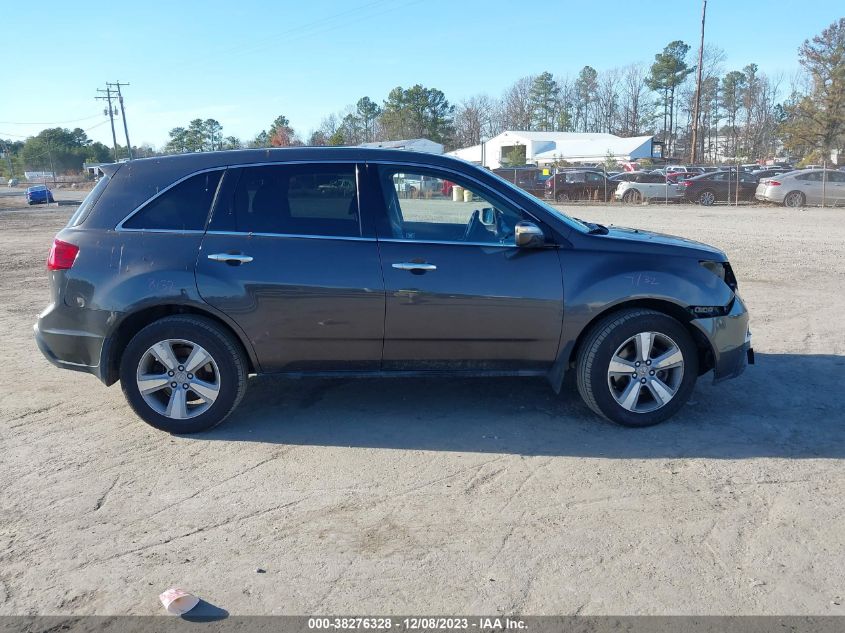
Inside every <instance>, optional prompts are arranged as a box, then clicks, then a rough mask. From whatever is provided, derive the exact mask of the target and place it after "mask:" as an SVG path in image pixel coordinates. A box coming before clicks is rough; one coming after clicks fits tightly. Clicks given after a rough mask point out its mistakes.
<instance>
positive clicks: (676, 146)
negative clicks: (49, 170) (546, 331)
mask: <svg viewBox="0 0 845 633" xmlns="http://www.w3.org/2000/svg"><path fill="white" fill-rule="evenodd" d="M690 53H691V47H690V46H689V45H688V44H686V43H685V42H682V41H679V40H676V41H672V42H669V43H668V44H667V45H666V46H665V47H664V48H663V50H661V51H660V52H658V53H657V54H655V55H654V58H653V61H652V62H650V63H637V64H629V65H626V66H623V67H618V68H611V69H606V70H601V71H599V70H596V69H595V68H593V67H592V66H584V68H582V69H581V70H580V71H579V72H578V74H577V75H575V76H572V77H570V76H556V75H554V74H553V73H552V72H549V71H546V72H542V73H540V74H538V75H528V76H525V77H522V78H520V79H518V80H516V81H515V82H514V83H513V84H511V85H510V86H509V87H508V88H507V89H506V90H505V91H504V92H503V93H502V94H501V95H500V96H498V97H495V96H491V95H489V94H485V93H481V94H477V95H474V96H471V97H469V98H467V99H465V100H463V101H461V102H460V103H457V104H452V103H450V102H449V100H448V99H447V98H446V95H445V94H444V93H443V92H442V91H441V90H438V89H437V88H432V87H426V86H422V85H420V84H416V85H413V86H411V87H408V88H404V87H401V86H397V87H396V88H394V89H393V90H391V91H390V92H389V93H388V94H387V96H386V97H385V98H384V99H383V100H381V101H380V102H379V101H378V100H375V99H372V98H371V97H369V96H363V97H361V98H359V99H358V100H357V101H356V102H355V103H353V104H350V105H349V106H347V107H346V108H345V109H343V110H342V111H340V112H336V113H332V114H329V115H327V116H326V117H324V119H323V120H322V122H321V124H320V126H319V127H318V128H317V129H316V130H313V131H311V132H310V133H309V134H307V135H304V136H303V135H300V134H299V133H298V132H297V131H296V130H295V129H294V128H293V127H292V125H291V122H290V121H289V119H288V118H287V117H285V116H284V115H280V116H278V117H277V118H276V119H275V120H274V121H273V122H272V124H271V125H270V126H269V127H268V128H267V129H266V130H262V131H261V132H259V133H258V134H256V135H255V137H253V138H252V139H248V140H242V139H239V138H237V137H234V136H224V133H223V126H222V124H221V123H220V122H219V121H217V120H216V119H205V120H203V119H194V120H193V121H190V122H189V123H188V124H187V126H185V127H176V128H173V129H172V130H170V132H169V136H170V139H169V141H168V142H167V144H166V145H165V147H164V148H163V150H162V151H163V153H181V152H202V151H215V150H224V149H239V148H244V147H290V146H297V145H358V144H360V143H364V142H369V141H375V140H384V141H389V140H400V139H406V138H421V137H424V138H428V139H431V140H433V141H436V142H439V143H442V144H444V145H445V146H446V148H447V150H449V149H455V148H460V147H468V146H471V145H477V144H479V143H480V142H482V140H484V139H489V138H492V137H493V136H495V135H497V134H499V133H500V132H502V131H504V130H529V131H530V130H534V131H562V132H593V133H595V132H608V133H611V134H616V135H619V136H640V135H653V136H655V137H656V138H657V140H659V141H662V142H663V144H664V155H665V156H667V157H676V158H678V159H681V160H684V159H686V157H688V156H689V154H690V149H691V147H690V143H691V139H692V128H693V125H694V122H693V118H694V103H695V98H696V82H695V77H694V75H695V73H694V71H695V70H696V66H695V65H693V64H692V60H690V56H691V55H690ZM702 58H703V62H702V68H701V74H702V82H701V95H700V115H699V121H698V130H697V131H698V134H697V138H698V143H699V148H698V155H699V156H700V157H701V158H702V159H703V160H705V161H708V162H719V161H731V162H732V161H742V162H746V161H752V160H757V159H761V158H771V157H774V156H776V155H780V154H783V153H786V154H788V155H789V156H790V157H791V158H793V159H795V160H802V159H803V160H804V161H805V162H821V161H823V160H830V154H831V150H845V18H841V19H839V20H838V21H836V22H834V23H833V24H831V25H830V26H829V27H828V28H826V29H824V30H823V31H822V32H821V33H820V34H819V35H817V36H815V37H814V38H812V39H808V40H806V41H805V42H804V44H803V45H802V46H801V47H800V49H799V51H798V61H799V63H800V65H801V72H800V74H798V75H796V76H795V77H792V78H790V79H789V81H788V82H787V81H786V80H785V79H784V77H782V76H770V75H768V74H766V73H764V72H763V71H761V70H760V69H759V67H758V66H757V64H755V63H749V64H746V65H745V66H743V67H742V68H731V69H728V68H725V62H724V60H725V54H724V52H723V51H722V50H721V49H718V48H716V47H713V46H706V47H705V49H704V51H703V54H702ZM4 145H5V146H6V151H7V152H10V153H11V155H12V156H13V157H14V159H15V160H17V161H18V162H19V163H21V164H25V165H26V166H28V167H33V166H35V165H38V168H44V167H45V166H46V162H45V157H50V158H52V160H53V161H54V166H55V169H56V170H59V171H60V170H64V169H79V168H81V161H82V160H92V161H104V160H108V157H109V148H107V147H106V146H104V145H103V144H102V143H93V142H91V141H90V139H88V138H87V136H85V133H84V131H82V130H80V129H76V130H72V131H69V130H64V129H62V128H52V129H48V130H44V131H42V132H41V133H39V134H38V135H37V136H35V137H31V138H29V139H27V140H26V141H25V142H17V143H15V142H12V141H6V142H5V143H4ZM48 148H52V153H51V152H50V151H48ZM119 153H120V152H119ZM134 153H135V154H136V155H138V156H143V155H149V154H150V153H152V148H136V149H135V152H134Z"/></svg>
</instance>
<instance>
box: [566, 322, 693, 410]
mask: <svg viewBox="0 0 845 633" xmlns="http://www.w3.org/2000/svg"><path fill="white" fill-rule="evenodd" d="M576 363H577V369H576V371H577V381H578V391H579V392H580V394H581V397H582V398H583V399H584V402H585V403H586V404H587V406H589V407H590V408H591V409H592V410H593V411H595V412H596V413H597V414H599V415H601V416H603V417H605V418H607V419H608V420H611V421H613V422H616V423H618V424H622V425H624V426H651V425H652V424H657V423H659V422H662V421H663V420H666V419H667V418H669V417H671V416H672V415H674V414H675V413H676V412H677V411H678V410H679V409H680V408H681V407H682V406H683V405H684V404H685V403H686V401H687V400H688V399H689V396H690V393H692V389H693V387H694V386H695V381H696V378H697V377H698V350H697V349H696V347H695V343H694V341H693V340H692V337H691V336H690V334H689V332H687V330H686V328H684V326H683V325H681V324H680V323H679V322H678V321H677V320H675V319H673V318H672V317H670V316H667V315H665V314H663V313H661V312H656V311H654V310H641V309H630V310H623V311H620V312H616V313H614V314H612V315H610V316H608V317H607V318H605V319H603V320H602V321H600V322H599V323H597V324H596V325H595V326H594V327H593V329H592V330H591V331H590V332H589V333H588V335H587V338H586V339H585V340H584V343H583V345H582V346H581V348H580V350H579V353H578V357H577V361H576Z"/></svg>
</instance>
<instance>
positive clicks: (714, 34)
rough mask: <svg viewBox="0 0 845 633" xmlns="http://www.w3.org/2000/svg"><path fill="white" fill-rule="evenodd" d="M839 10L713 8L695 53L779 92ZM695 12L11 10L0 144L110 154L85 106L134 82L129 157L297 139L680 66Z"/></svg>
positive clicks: (402, 3)
mask: <svg viewBox="0 0 845 633" xmlns="http://www.w3.org/2000/svg"><path fill="white" fill-rule="evenodd" d="M9 5H11V6H9ZM843 6H845V5H843V3H842V0H837V1H832V0H831V1H828V0H805V1H804V2H801V3H796V2H794V1H788V0H766V1H765V2H763V1H758V0H751V1H745V0H710V1H709V2H708V14H707V40H708V42H709V43H712V44H713V45H715V46H718V47H720V48H722V49H723V50H724V51H725V54H726V56H727V59H726V62H725V67H726V70H731V69H734V68H736V69H739V68H742V67H743V66H744V65H745V64H747V63H749V62H755V63H757V64H758V65H759V66H760V69H761V70H763V71H764V72H766V73H768V74H778V73H782V74H783V75H784V77H785V78H786V79H787V80H788V78H789V77H790V76H792V75H793V74H794V73H795V71H796V70H797V69H798V63H797V49H798V47H799V46H800V45H801V43H802V42H803V40H804V39H806V38H808V37H812V36H813V35H816V34H817V33H819V32H820V31H821V30H822V29H823V28H825V27H826V26H828V25H829V24H830V23H831V22H833V21H834V20H836V19H838V18H839V17H841V16H842V14H843ZM700 12H701V3H700V2H699V0H674V1H672V2H668V1H666V2H664V1H658V0H653V1H646V0H625V1H618V2H617V1H616V0H599V1H597V2H583V1H582V0H579V1H577V2H568V1H567V2H564V1H562V0H550V1H547V2H526V1H523V2H516V1H503V0H486V1H482V0H466V1H464V0H347V1H344V2H341V1H332V0H308V2H302V1H298V0H297V1H295V0H286V1H280V0H279V1H270V0H265V1H263V2H258V1H253V0H238V1H237V2H232V1H231V0H226V1H225V2H224V1H220V0H207V1H205V2H182V1H179V2H177V1H175V0H170V1H159V0H144V1H143V2H140V1H135V2H131V1H130V2H96V3H87V4H86V3H81V4H80V3H78V2H73V3H71V2H66V1H52V0H47V1H45V0H42V1H40V2H38V3H35V4H33V3H25V2H15V3H7V5H6V6H5V7H4V8H3V10H2V14H3V25H4V29H3V32H4V46H3V48H4V49H5V52H6V56H5V58H6V61H7V69H10V71H9V70H7V72H6V73H5V77H4V79H3V80H2V82H0V138H17V137H23V136H26V135H27V134H33V133H36V132H38V131H39V130H41V129H42V128H44V127H46V126H47V125H45V124H61V125H63V126H64V127H70V128H73V127H77V126H78V127H82V128H83V129H88V130H89V135H90V136H91V137H92V138H94V139H96V140H99V141H103V142H105V143H106V144H109V145H110V144H111V133H110V130H109V125H108V123H107V118H106V117H105V116H104V115H103V112H102V108H103V105H102V103H101V102H98V101H95V100H94V96H95V94H96V89H97V88H100V87H103V86H104V84H105V82H106V81H115V80H118V79H119V80H120V81H124V82H130V83H131V85H130V86H129V87H127V88H125V89H124V90H125V92H124V96H125V98H126V105H127V113H128V123H129V132H130V138H131V140H132V142H133V144H136V145H137V144H140V143H142V142H148V143H151V144H153V145H155V146H159V147H160V146H162V145H163V144H164V143H165V142H166V141H167V138H168V136H167V132H168V130H169V129H171V128H172V127H175V126H178V125H185V124H187V122H188V121H189V120H190V119H193V118H197V117H200V118H208V117H214V118H216V119H217V120H219V121H220V122H221V123H222V124H223V130H224V134H226V135H234V136H238V137H241V138H243V139H245V140H246V139H249V138H251V137H252V136H254V135H255V134H256V133H257V132H258V131H259V130H261V129H265V128H267V127H269V125H270V123H271V122H272V120H273V119H274V118H275V117H276V116H277V115H278V114H284V115H286V116H287V117H288V118H289V119H290V120H291V124H292V125H293V127H294V128H295V129H296V130H297V131H298V132H299V133H300V135H301V136H306V135H307V134H308V133H309V132H310V131H311V130H313V129H315V128H316V127H317V126H319V124H320V121H321V120H322V118H323V117H324V116H326V115H327V114H329V113H332V112H336V111H339V110H341V109H343V108H344V107H345V106H346V105H348V104H351V103H354V102H355V101H357V99H358V98H359V97H361V96H364V95H368V96H370V97H371V98H372V99H374V100H376V101H379V102H380V101H381V100H382V99H384V97H385V96H386V95H387V92H388V91H389V90H390V89H391V88H393V87H395V86H397V85H401V86H405V87H407V86H410V85H413V84H415V83H422V84H424V85H426V86H430V87H436V88H439V89H441V90H443V91H444V92H445V93H446V96H447V98H448V99H449V100H450V101H451V102H452V103H457V102H459V101H461V100H462V99H464V98H466V97H468V96H471V95H473V94H477V93H480V92H486V93H488V94H490V95H492V96H499V95H500V94H501V93H502V91H503V90H504V89H505V88H506V87H507V86H508V85H509V84H510V83H512V82H513V81H514V80H516V79H518V78H519V77H522V76H525V75H529V74H535V73H539V72H542V71H544V70H549V71H550V72H552V73H554V74H555V75H575V74H577V72H578V71H579V70H580V69H581V68H582V67H583V66H584V65H586V64H589V65H591V66H593V67H595V68H597V69H598V70H603V69H607V68H611V67H614V66H624V65H627V64H629V63H632V62H648V63H650V62H651V61H652V60H653V57H654V54H655V53H656V52H658V51H660V50H661V49H662V48H663V46H665V45H666V44H667V43H668V42H669V41H671V40H675V39H681V40H684V41H685V42H687V43H689V44H691V45H692V46H693V49H694V50H693V51H692V52H691V58H692V57H693V56H694V52H695V50H697V42H698V28H699V22H700ZM10 56H11V63H9V62H10ZM691 61H692V60H691ZM30 122H32V124H28V123H30ZM23 123H27V124H23ZM118 124H120V122H118ZM121 131H122V130H121Z"/></svg>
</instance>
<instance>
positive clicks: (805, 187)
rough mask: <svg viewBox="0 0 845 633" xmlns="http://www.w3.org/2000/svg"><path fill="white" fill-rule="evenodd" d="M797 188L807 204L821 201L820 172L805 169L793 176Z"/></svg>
mask: <svg viewBox="0 0 845 633" xmlns="http://www.w3.org/2000/svg"><path fill="white" fill-rule="evenodd" d="M795 183H796V184H797V185H798V190H799V191H801V193H803V194H804V199H805V200H806V201H807V204H821V203H822V193H823V192H822V173H821V172H820V171H807V172H806V173H801V174H798V175H797V176H796V177H795Z"/></svg>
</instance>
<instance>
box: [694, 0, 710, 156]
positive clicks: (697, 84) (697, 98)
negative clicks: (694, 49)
mask: <svg viewBox="0 0 845 633" xmlns="http://www.w3.org/2000/svg"><path fill="white" fill-rule="evenodd" d="M706 16H707V0H702V1H701V42H700V43H699V45H698V69H697V70H698V72H697V73H696V80H695V107H694V109H693V115H692V143H691V145H692V147H691V148H690V162H691V163H692V164H693V165H694V164H695V163H697V162H698V120H699V118H700V117H701V112H700V110H701V66H702V65H703V64H704V19H705V17H706Z"/></svg>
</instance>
